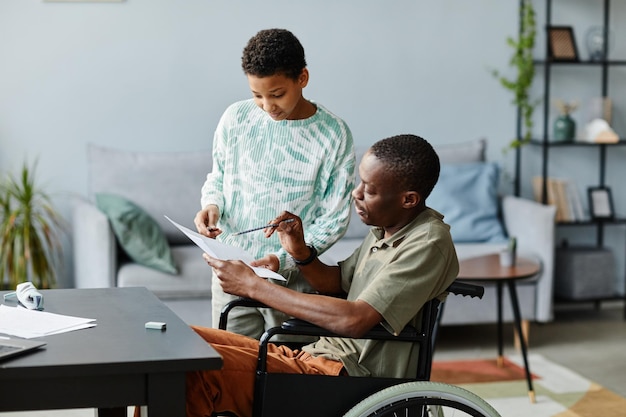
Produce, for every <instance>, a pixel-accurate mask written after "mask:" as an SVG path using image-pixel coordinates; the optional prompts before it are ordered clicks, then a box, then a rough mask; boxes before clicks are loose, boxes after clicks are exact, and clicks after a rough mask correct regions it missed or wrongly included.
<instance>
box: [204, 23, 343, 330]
mask: <svg viewBox="0 0 626 417" xmlns="http://www.w3.org/2000/svg"><path fill="white" fill-rule="evenodd" d="M242 68H243V71H244V73H245V74H246V76H247V79H248V84H249V86H250V90H251V91H252V95H253V98H252V99H249V100H245V101H241V102H237V103H234V104H232V105H231V106H230V107H228V109H226V111H225V113H224V114H223V116H222V118H221V119H220V122H219V124H218V126H217V129H216V132H215V136H214V139H213V171H212V172H211V173H209V174H208V175H207V179H206V182H205V183H204V186H203V187H202V198H201V205H202V210H201V211H199V212H198V213H197V215H196V217H195V219H194V223H195V225H196V228H197V230H198V232H199V233H201V234H203V235H205V236H208V237H212V238H216V237H218V236H219V239H220V240H221V241H223V242H225V243H228V244H230V245H234V246H238V247H241V248H243V249H246V250H248V251H249V252H250V253H251V254H252V255H253V256H255V257H256V258H257V260H256V261H255V265H256V266H265V267H268V268H270V269H272V270H274V271H278V272H279V273H280V274H281V275H283V276H284V277H285V278H286V279H287V284H286V285H287V286H288V287H289V288H292V289H294V290H296V291H299V292H310V291H312V290H311V288H310V286H309V285H308V284H307V283H306V281H305V280H304V279H302V278H301V277H300V273H299V270H298V268H296V263H297V262H298V261H297V260H296V261H294V260H293V259H292V258H291V257H290V256H289V255H288V254H287V253H286V252H285V251H284V250H283V249H281V247H280V242H279V241H278V239H276V237H274V238H272V239H269V238H265V237H264V236H263V233H262V232H260V231H258V232H252V233H247V234H242V235H234V233H236V232H238V231H243V230H247V229H250V228H254V227H257V226H259V225H264V224H267V222H268V220H269V219H271V218H273V217H274V216H275V214H276V213H277V212H281V211H283V210H287V211H290V212H293V213H298V214H299V216H300V217H301V219H302V223H303V224H304V225H305V227H306V230H307V233H306V235H305V236H304V238H305V240H306V242H307V243H308V244H309V245H310V249H309V250H310V253H313V252H314V251H319V252H320V253H322V252H323V251H325V250H326V249H328V248H329V247H330V246H331V245H332V244H333V243H334V242H335V241H336V240H337V239H339V238H340V237H341V236H343V234H344V233H345V231H346V228H347V226H348V222H349V219H350V200H351V198H350V192H351V190H352V188H353V187H354V165H355V162H354V146H353V142H352V134H351V133H350V130H349V128H348V126H347V125H346V123H345V122H344V121H343V120H341V119H340V118H338V117H337V116H335V115H333V114H332V113H330V112H329V111H328V110H326V108H324V107H323V106H322V105H320V104H318V103H314V102H312V101H309V100H307V99H305V98H304V96H303V94H302V90H303V89H304V88H305V87H306V86H307V84H308V82H309V71H308V69H307V68H306V60H305V57H304V49H303V47H302V45H301V44H300V42H299V41H298V39H297V38H296V37H295V36H294V35H293V34H292V33H291V32H289V31H287V30H284V29H269V30H262V31H260V32H258V33H257V34H256V35H255V36H254V37H252V38H251V39H250V41H249V42H248V44H247V45H246V47H245V48H244V50H243V57H242ZM275 283H279V282H275ZM231 299H233V296H232V295H229V294H226V293H224V292H223V291H222V288H221V286H220V285H219V283H218V281H217V279H216V277H215V276H213V285H212V303H213V326H214V327H217V323H218V319H219V313H220V311H221V309H222V307H223V306H224V305H225V304H226V303H227V302H228V301H230V300H231ZM231 317H232V318H231V319H229V330H231V331H233V332H235V333H239V334H243V335H247V336H250V337H253V338H258V337H260V336H261V334H262V333H263V331H264V330H265V329H267V328H269V327H273V326H275V325H277V324H279V323H281V322H282V321H284V320H285V319H286V318H288V316H286V315H285V314H283V313H280V312H278V311H275V310H272V309H236V310H235V311H233V315H232V316H231Z"/></svg>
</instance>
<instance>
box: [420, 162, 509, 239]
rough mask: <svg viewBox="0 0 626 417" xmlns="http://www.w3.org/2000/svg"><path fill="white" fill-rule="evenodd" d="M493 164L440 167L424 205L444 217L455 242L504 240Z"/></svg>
mask: <svg viewBox="0 0 626 417" xmlns="http://www.w3.org/2000/svg"><path fill="white" fill-rule="evenodd" d="M498 177H499V169H498V166H497V165H496V164H495V163H486V162H484V163H472V164H442V166H441V173H440V175H439V181H438V182H437V185H436V186H435V188H434V189H433V192H432V193H431V194H430V196H429V197H428V199H427V201H426V204H427V205H428V206H429V207H432V208H433V209H435V210H437V211H439V212H440V213H442V214H443V215H444V216H445V221H446V223H448V224H449V225H450V227H451V229H450V233H451V234H452V239H453V240H454V241H455V242H499V241H504V240H505V239H506V237H505V234H504V229H503V227H502V223H501V221H500V217H499V206H498Z"/></svg>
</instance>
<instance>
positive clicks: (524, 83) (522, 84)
mask: <svg viewBox="0 0 626 417" xmlns="http://www.w3.org/2000/svg"><path fill="white" fill-rule="evenodd" d="M520 25H521V27H520V31H519V34H518V37H517V39H514V38H513V37H508V38H507V44H508V45H509V46H510V47H511V48H513V56H512V57H511V60H510V61H509V65H511V66H512V67H514V68H515V69H516V76H515V78H507V77H505V76H503V75H502V74H501V73H500V71H498V70H493V72H492V73H493V75H494V77H496V78H497V79H498V81H499V82H500V84H501V85H502V86H503V87H504V88H506V89H507V90H509V91H511V92H512V93H513V95H514V98H513V104H514V105H516V106H517V107H518V109H519V111H520V115H521V118H522V121H523V125H524V127H523V134H521V135H520V136H521V137H517V138H515V139H513V140H512V141H511V143H510V146H511V147H512V148H516V147H520V146H522V145H525V144H527V143H529V142H530V140H531V134H532V128H533V112H534V111H535V108H536V107H537V104H539V102H540V100H535V101H533V100H531V99H530V94H529V90H530V87H531V85H532V83H533V79H534V78H535V63H534V61H533V49H534V47H535V39H536V36H537V24H536V20H535V9H534V8H533V5H532V2H531V0H523V1H521V3H520Z"/></svg>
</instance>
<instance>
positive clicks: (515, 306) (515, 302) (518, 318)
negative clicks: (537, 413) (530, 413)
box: [507, 280, 535, 403]
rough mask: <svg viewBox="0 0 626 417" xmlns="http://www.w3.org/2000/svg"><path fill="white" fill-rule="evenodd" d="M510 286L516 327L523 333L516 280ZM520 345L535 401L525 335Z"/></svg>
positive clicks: (531, 393)
mask: <svg viewBox="0 0 626 417" xmlns="http://www.w3.org/2000/svg"><path fill="white" fill-rule="evenodd" d="M507 284H508V288H509V295H510V296H511V307H513V316H514V318H515V327H516V329H517V333H518V334H520V335H521V334H522V318H521V314H520V309H519V301H518V298H517V290H516V288H515V281H513V280H508V281H507ZM520 347H521V348H522V358H523V359H524V368H525V369H526V382H527V383H528V397H529V398H530V402H531V403H534V402H535V391H534V389H533V381H532V377H531V375H530V367H529V366H528V357H527V355H526V341H525V340H524V338H523V337H520Z"/></svg>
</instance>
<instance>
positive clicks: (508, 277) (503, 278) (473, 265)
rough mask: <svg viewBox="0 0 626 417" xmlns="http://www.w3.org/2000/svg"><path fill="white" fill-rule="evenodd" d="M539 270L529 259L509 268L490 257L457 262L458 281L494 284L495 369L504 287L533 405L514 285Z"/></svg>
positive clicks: (494, 255) (499, 359)
mask: <svg viewBox="0 0 626 417" xmlns="http://www.w3.org/2000/svg"><path fill="white" fill-rule="evenodd" d="M540 270H541V266H540V265H539V263H537V262H535V261H533V260H532V259H528V258H522V257H517V259H516V261H515V264H514V265H512V266H502V265H500V256H499V254H497V253H496V254H490V255H484V256H477V257H473V258H467V259H464V260H462V261H459V275H458V278H457V279H458V280H459V281H482V282H494V283H495V284H496V290H497V302H498V365H500V366H501V365H502V363H503V355H502V344H503V342H502V286H503V284H506V285H507V288H508V289H509V295H510V297H511V307H512V308H513V317H514V319H515V328H516V330H517V334H518V336H519V341H520V347H521V351H522V357H523V359H524V368H525V370H526V381H527V383H528V396H529V398H530V401H531V402H533V403H534V402H535V391H534V390H533V383H532V377H531V374H530V368H529V366H528V358H527V353H526V350H527V346H526V340H525V338H524V336H523V333H522V320H521V313H520V308H519V300H518V297H517V289H516V287H515V282H516V281H518V280H520V279H527V278H531V277H533V276H535V275H537V274H538V273H539V271H540Z"/></svg>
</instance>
